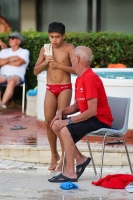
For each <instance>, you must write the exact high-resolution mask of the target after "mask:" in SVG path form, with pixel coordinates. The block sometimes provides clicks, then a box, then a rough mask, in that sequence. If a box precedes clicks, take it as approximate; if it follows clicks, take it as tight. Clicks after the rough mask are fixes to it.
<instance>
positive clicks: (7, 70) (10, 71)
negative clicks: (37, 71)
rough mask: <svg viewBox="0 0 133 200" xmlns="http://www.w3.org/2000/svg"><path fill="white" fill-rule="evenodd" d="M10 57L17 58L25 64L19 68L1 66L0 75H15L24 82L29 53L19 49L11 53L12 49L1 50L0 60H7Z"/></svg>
mask: <svg viewBox="0 0 133 200" xmlns="http://www.w3.org/2000/svg"><path fill="white" fill-rule="evenodd" d="M10 56H19V57H20V58H22V59H23V60H25V62H26V63H25V64H22V65H20V66H17V67H16V66H11V65H8V64H6V65H3V66H2V67H1V68H0V69H1V70H0V74H1V75H7V76H12V75H16V76H19V77H21V79H22V80H24V75H25V73H26V68H27V66H28V64H29V51H28V50H27V49H23V48H19V49H18V50H17V51H12V48H7V49H2V50H1V51H0V58H7V57H10Z"/></svg>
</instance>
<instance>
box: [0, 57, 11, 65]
mask: <svg viewBox="0 0 133 200" xmlns="http://www.w3.org/2000/svg"><path fill="white" fill-rule="evenodd" d="M9 62H10V57H7V58H0V67H1V66H3V65H6V64H8V63H9Z"/></svg>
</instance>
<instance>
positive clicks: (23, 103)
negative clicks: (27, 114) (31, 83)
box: [0, 81, 25, 113]
mask: <svg viewBox="0 0 133 200" xmlns="http://www.w3.org/2000/svg"><path fill="white" fill-rule="evenodd" d="M0 86H2V87H6V86H7V84H6V83H3V84H0ZM17 86H21V87H22V113H24V108H25V81H21V82H20V83H19V84H18V85H17ZM17 86H16V87H17Z"/></svg>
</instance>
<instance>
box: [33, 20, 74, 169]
mask: <svg viewBox="0 0 133 200" xmlns="http://www.w3.org/2000/svg"><path fill="white" fill-rule="evenodd" d="M48 36H49V40H50V42H51V44H52V55H47V52H46V48H44V47H45V45H44V46H43V47H42V48H41V50H40V54H39V57H38V60H37V62H36V65H35V67H34V74H35V75H38V74H39V73H41V72H42V71H43V70H44V69H46V70H47V84H46V94H45V100H44V114H45V124H46V130H47V137H48V140H49V144H50V149H51V154H52V157H51V164H50V167H49V168H48V169H49V170H55V169H56V170H58V171H59V170H61V169H62V158H63V153H64V148H63V145H62V141H61V140H60V143H61V148H62V155H61V157H60V156H59V154H58V151H57V146H56V141H57V136H56V135H55V133H54V132H53V131H52V129H51V127H50V123H51V121H52V119H53V118H54V117H55V115H56V112H57V110H58V111H59V110H62V109H64V108H66V107H67V106H69V105H70V102H71V96H72V85H71V76H70V74H71V73H73V74H75V72H74V71H73V70H72V67H71V62H70V60H71V54H72V51H73V49H74V46H73V45H72V44H69V43H65V42H64V41H63V40H64V39H65V37H66V34H65V26H64V24H62V23H59V22H53V23H51V24H50V25H49V27H48ZM59 139H60V138H59ZM59 160H60V163H59V165H58V166H56V165H57V161H59Z"/></svg>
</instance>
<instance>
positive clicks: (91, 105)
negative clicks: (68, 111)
mask: <svg viewBox="0 0 133 200" xmlns="http://www.w3.org/2000/svg"><path fill="white" fill-rule="evenodd" d="M87 104H88V109H87V110H86V111H84V112H82V113H80V114H79V115H76V116H73V117H72V122H73V123H77V122H81V121H85V120H87V119H89V118H91V117H93V116H96V114H97V99H96V98H93V99H89V100H88V101H87Z"/></svg>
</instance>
